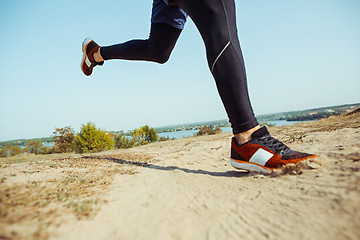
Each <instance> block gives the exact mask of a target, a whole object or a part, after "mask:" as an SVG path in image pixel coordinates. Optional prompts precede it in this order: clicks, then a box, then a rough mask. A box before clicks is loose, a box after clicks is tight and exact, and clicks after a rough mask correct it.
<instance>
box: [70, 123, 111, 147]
mask: <svg viewBox="0 0 360 240" xmlns="http://www.w3.org/2000/svg"><path fill="white" fill-rule="evenodd" d="M74 146H75V151H76V152H77V153H84V152H100V151H104V150H110V149H112V148H114V139H113V138H112V136H111V135H110V134H108V133H107V132H106V131H104V130H101V129H98V128H96V126H95V124H93V123H90V122H89V123H87V124H86V125H84V124H83V125H82V126H81V130H80V133H78V134H77V135H76V137H75V139H74Z"/></svg>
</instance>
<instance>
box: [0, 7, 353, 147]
mask: <svg viewBox="0 0 360 240" xmlns="http://www.w3.org/2000/svg"><path fill="white" fill-rule="evenodd" d="M236 4H237V10H236V11H237V23H238V32H239V37H240V42H241V46H242V50H243V54H244V58H245V64H246V68H247V75H248V85H249V92H250V97H251V100H252V104H253V108H254V111H255V113H256V114H265V113H273V112H282V111H292V110H301V109H307V108H315V107H322V106H329V105H338V104H346V103H357V102H360V94H359V90H360V44H359V43H360V30H359V26H360V14H359V13H360V1H358V0H344V1H339V0H316V1H313V0H302V1H300V0H294V1H286V0H274V1H265V0H263V1H260V0H253V1H243V0H241V1H240V0H237V1H236ZM151 5H152V1H149V0H138V1H110V0H105V1H91V0H90V1H83V0H78V1H70V0H64V1H55V0H47V1H45V0H42V1H40V0H29V1H25V0H24V1H20V0H14V1H6V0H0V36H1V37H0V44H1V46H2V49H1V53H0V104H1V105H0V109H1V115H0V141H1V140H9V139H19V138H36V137H47V136H51V135H52V132H53V131H54V129H55V128H56V127H65V126H71V127H73V128H74V130H75V131H79V130H80V127H81V124H85V123H87V122H89V121H91V122H93V123H95V124H96V126H97V127H100V128H102V129H106V130H121V129H134V128H137V127H140V126H142V125H145V124H149V125H150V126H153V127H158V126H164V125H170V124H178V123H188V122H197V121H207V120H209V121H210V120H218V119H226V118H227V116H226V113H225V111H224V108H223V106H222V103H221V101H220V98H219V96H218V93H217V91H216V86H215V82H214V80H213V79H212V77H211V75H210V73H209V70H208V68H207V63H206V58H205V50H204V46H203V43H202V40H201V38H200V35H199V34H198V32H197V30H196V28H195V26H194V24H193V22H192V21H191V20H190V19H189V20H188V22H187V24H186V26H185V30H184V31H183V33H182V34H181V36H180V38H179V41H178V43H177V45H176V47H175V49H174V51H173V53H172V56H171V58H170V60H169V62H167V63H166V64H165V65H160V64H155V63H149V62H130V61H121V60H115V61H109V62H106V63H105V65H104V66H103V67H101V68H96V69H95V70H94V73H93V75H92V76H91V77H85V76H84V75H83V74H82V72H81V70H80V61H81V56H82V55H81V43H82V41H83V39H84V38H86V37H91V38H93V39H94V40H96V41H97V42H98V43H99V44H100V45H111V44H115V43H120V42H124V41H127V40H130V39H134V38H138V39H143V38H147V36H148V34H149V28H150V16H151Z"/></svg>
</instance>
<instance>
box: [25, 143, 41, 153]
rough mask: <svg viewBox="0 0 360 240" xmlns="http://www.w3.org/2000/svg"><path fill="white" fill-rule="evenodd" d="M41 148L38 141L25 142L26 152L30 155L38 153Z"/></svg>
mask: <svg viewBox="0 0 360 240" xmlns="http://www.w3.org/2000/svg"><path fill="white" fill-rule="evenodd" d="M42 147H43V143H42V142H41V141H40V140H29V141H28V142H27V150H28V151H29V152H30V153H35V154H38V153H40V150H41V148H42Z"/></svg>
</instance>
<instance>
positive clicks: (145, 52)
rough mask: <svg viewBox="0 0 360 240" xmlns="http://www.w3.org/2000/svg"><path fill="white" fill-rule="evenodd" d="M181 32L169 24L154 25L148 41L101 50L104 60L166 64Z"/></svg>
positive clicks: (127, 43)
mask: <svg viewBox="0 0 360 240" xmlns="http://www.w3.org/2000/svg"><path fill="white" fill-rule="evenodd" d="M180 33H181V30H180V29H178V28H175V27H172V26H170V25H169V24H167V23H152V24H151V30H150V36H149V38H148V39H146V40H131V41H128V42H125V43H121V44H116V45H112V46H107V47H101V48H100V54H101V56H102V57H103V59H104V60H110V59H124V60H143V61H152V62H158V63H165V62H166V61H167V60H168V59H169V57H170V54H171V52H172V50H173V49H174V47H175V44H176V41H177V39H178V38H179V36H180Z"/></svg>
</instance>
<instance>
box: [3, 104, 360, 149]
mask: <svg viewBox="0 0 360 240" xmlns="http://www.w3.org/2000/svg"><path fill="white" fill-rule="evenodd" d="M359 107H360V103H354V104H343V105H337V106H329V107H320V108H312V109H306V110H299V111H290V112H280V113H271V114H261V115H257V116H256V118H257V119H258V122H260V123H266V122H271V121H283V120H285V121H296V122H299V121H312V120H319V119H322V118H327V117H329V116H333V115H335V116H337V115H341V114H346V113H348V112H350V111H353V110H355V109H356V108H359ZM291 124H293V123H291ZM204 125H208V126H212V127H220V128H222V127H230V123H229V121H228V120H226V119H223V120H214V121H204V122H195V123H184V124H174V125H167V126H162V127H154V129H155V130H156V132H157V133H164V132H176V131H185V130H197V129H198V128H199V127H201V126H204ZM131 131H132V130H120V131H108V132H110V133H113V134H119V133H125V134H126V133H130V132H131ZM28 140H41V142H43V143H51V142H53V138H52V137H43V138H32V139H15V140H7V141H0V147H1V146H6V145H19V146H24V145H26V142H27V141H28Z"/></svg>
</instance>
